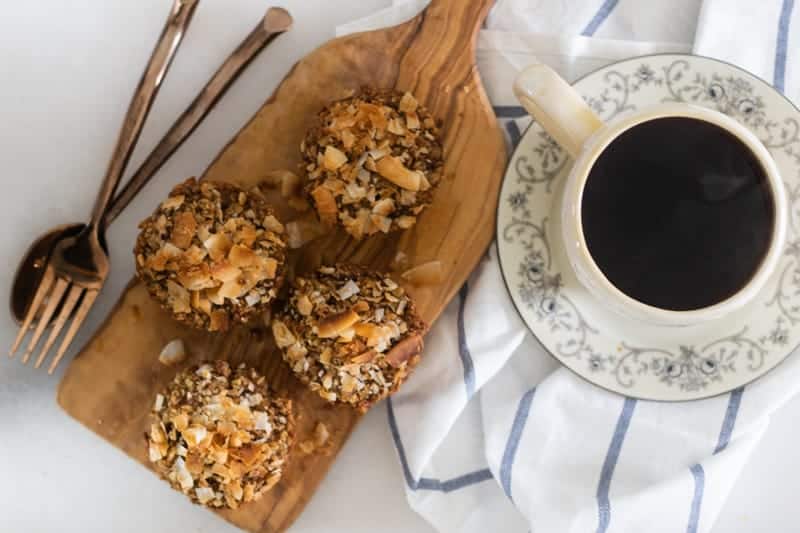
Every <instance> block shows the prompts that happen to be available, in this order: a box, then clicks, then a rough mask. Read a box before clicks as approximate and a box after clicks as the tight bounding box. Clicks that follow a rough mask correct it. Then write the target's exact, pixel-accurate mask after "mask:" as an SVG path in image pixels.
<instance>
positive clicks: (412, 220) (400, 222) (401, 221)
mask: <svg viewBox="0 0 800 533" xmlns="http://www.w3.org/2000/svg"><path fill="white" fill-rule="evenodd" d="M416 222H417V219H416V217H410V216H402V217H400V218H398V219H397V227H399V228H400V229H408V228H410V227H412V226H413V225H414V224H416Z"/></svg>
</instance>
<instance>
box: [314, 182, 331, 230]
mask: <svg viewBox="0 0 800 533" xmlns="http://www.w3.org/2000/svg"><path fill="white" fill-rule="evenodd" d="M311 197H312V198H314V202H315V203H316V206H317V213H318V214H319V218H320V220H321V221H322V222H323V223H324V224H328V225H329V226H332V225H334V224H336V212H337V208H336V200H335V199H334V198H333V194H332V193H331V191H329V190H328V189H327V188H326V187H324V186H322V185H320V186H319V187H317V188H316V189H314V190H313V191H311Z"/></svg>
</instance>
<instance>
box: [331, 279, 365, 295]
mask: <svg viewBox="0 0 800 533" xmlns="http://www.w3.org/2000/svg"><path fill="white" fill-rule="evenodd" d="M359 292H360V289H359V288H358V284H357V283H356V282H355V281H353V280H352V279H348V280H347V283H345V284H344V285H342V286H341V287H339V289H338V290H337V291H336V294H338V295H339V298H341V299H342V300H347V299H348V298H350V297H351V296H355V295H356V294H358V293H359Z"/></svg>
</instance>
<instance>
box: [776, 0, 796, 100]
mask: <svg viewBox="0 0 800 533" xmlns="http://www.w3.org/2000/svg"><path fill="white" fill-rule="evenodd" d="M793 9H794V0H783V6H782V7H781V16H780V18H779V19H778V39H777V42H776V43H775V68H774V71H773V79H772V84H773V85H774V86H775V88H776V89H778V90H779V91H780V92H784V89H785V86H786V56H787V54H788V48H789V25H790V23H791V21H792V10H793Z"/></svg>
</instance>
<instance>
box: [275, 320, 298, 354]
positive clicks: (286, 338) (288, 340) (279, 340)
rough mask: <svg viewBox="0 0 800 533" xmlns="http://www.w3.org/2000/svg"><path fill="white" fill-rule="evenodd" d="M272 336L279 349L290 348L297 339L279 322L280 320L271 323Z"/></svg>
mask: <svg viewBox="0 0 800 533" xmlns="http://www.w3.org/2000/svg"><path fill="white" fill-rule="evenodd" d="M272 335H274V337H275V344H277V345H278V347H279V348H286V347H287V346H291V345H292V344H294V343H295V342H296V341H297V339H296V338H295V336H294V335H292V332H291V331H290V330H289V328H288V327H287V326H286V324H284V323H283V322H281V321H280V320H273V321H272Z"/></svg>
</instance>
